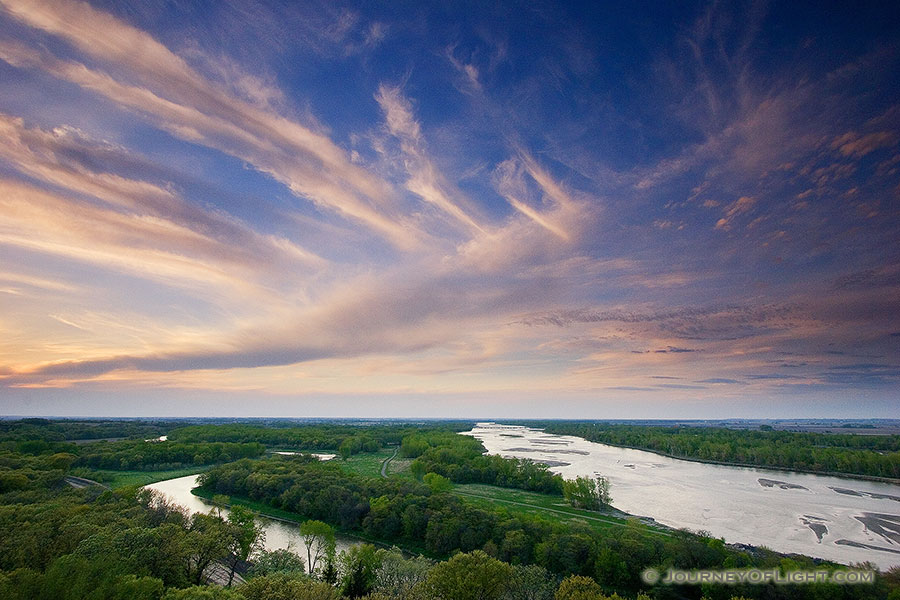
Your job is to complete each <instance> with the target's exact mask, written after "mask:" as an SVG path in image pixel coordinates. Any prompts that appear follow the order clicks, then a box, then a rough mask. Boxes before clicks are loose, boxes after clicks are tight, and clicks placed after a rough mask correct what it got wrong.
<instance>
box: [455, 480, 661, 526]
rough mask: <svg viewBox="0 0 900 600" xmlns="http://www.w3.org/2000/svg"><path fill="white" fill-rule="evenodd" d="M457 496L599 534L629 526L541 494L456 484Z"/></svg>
mask: <svg viewBox="0 0 900 600" xmlns="http://www.w3.org/2000/svg"><path fill="white" fill-rule="evenodd" d="M453 493H454V494H456V495H458V496H460V497H462V498H465V499H466V500H467V501H469V502H472V503H473V504H476V505H481V506H485V507H487V506H490V507H495V508H496V507H497V506H502V507H503V508H505V509H506V510H508V511H509V512H510V513H513V514H530V515H538V516H541V517H543V518H545V519H549V520H551V521H555V522H557V523H563V524H567V525H571V524H573V523H576V522H581V523H586V524H587V525H589V526H590V527H592V528H593V529H596V530H604V529H609V528H611V527H621V526H623V525H625V524H627V522H628V520H627V518H624V517H622V516H619V515H617V514H612V512H610V513H604V512H596V511H590V510H582V509H579V508H573V507H571V506H569V505H568V504H567V503H566V501H565V500H563V499H562V498H561V497H559V496H550V495H548V494H538V493H536V492H528V491H525V490H518V489H510V488H501V487H497V486H493V485H483V484H478V483H467V484H456V485H454V486H453ZM647 531H648V532H652V533H657V534H660V535H668V534H667V533H666V532H664V531H662V530H661V529H657V528H653V527H650V528H648V529H647Z"/></svg>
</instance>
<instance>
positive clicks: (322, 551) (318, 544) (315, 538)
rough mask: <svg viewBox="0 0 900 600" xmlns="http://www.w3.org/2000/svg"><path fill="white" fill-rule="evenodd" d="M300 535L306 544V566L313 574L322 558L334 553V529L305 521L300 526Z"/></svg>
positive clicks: (317, 522)
mask: <svg viewBox="0 0 900 600" xmlns="http://www.w3.org/2000/svg"><path fill="white" fill-rule="evenodd" d="M300 535H301V536H302V537H303V543H304V544H306V564H307V565H308V566H309V572H310V573H313V572H315V570H316V564H318V562H319V561H320V560H321V559H322V558H323V557H325V556H327V555H328V554H333V553H334V528H333V527H332V526H331V525H329V524H328V523H323V522H322V521H316V520H312V521H306V522H304V523H302V524H301V525H300Z"/></svg>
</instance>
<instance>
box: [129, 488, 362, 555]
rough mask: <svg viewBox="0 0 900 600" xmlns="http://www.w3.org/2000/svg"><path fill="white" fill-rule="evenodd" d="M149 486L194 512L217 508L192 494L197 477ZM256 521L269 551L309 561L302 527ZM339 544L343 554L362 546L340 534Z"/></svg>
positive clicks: (263, 520) (272, 521)
mask: <svg viewBox="0 0 900 600" xmlns="http://www.w3.org/2000/svg"><path fill="white" fill-rule="evenodd" d="M145 487H147V488H150V489H152V490H157V491H158V492H161V493H162V494H164V495H165V496H167V497H168V498H169V499H170V500H171V501H172V502H174V503H175V504H180V505H181V506H183V507H185V508H187V509H188V510H189V511H191V513H196V512H209V511H210V510H212V508H213V505H212V504H210V503H209V502H207V501H206V500H204V499H203V498H200V497H198V496H195V495H193V494H192V493H191V490H192V489H194V488H195V487H197V475H188V476H187V477H178V478H176V479H167V480H165V481H159V482H157V483H151V484H150V485H147V486H145ZM223 513H224V514H228V511H227V510H226V511H223ZM256 520H257V522H259V523H260V524H261V525H262V526H263V529H265V532H266V550H277V549H279V548H289V549H291V550H293V551H294V552H296V553H297V554H299V555H300V556H302V557H303V560H304V561H306V545H305V544H304V543H303V539H302V538H301V537H300V527H299V526H298V525H295V524H293V523H287V522H285V521H276V520H274V519H267V518H266V517H257V519H256ZM335 542H336V543H335V546H336V547H337V551H338V552H340V551H341V550H347V549H348V548H350V546H353V545H355V544H358V543H359V540H356V539H354V538H351V537H347V536H343V535H340V534H339V535H337V536H336V537H335ZM307 567H308V565H307Z"/></svg>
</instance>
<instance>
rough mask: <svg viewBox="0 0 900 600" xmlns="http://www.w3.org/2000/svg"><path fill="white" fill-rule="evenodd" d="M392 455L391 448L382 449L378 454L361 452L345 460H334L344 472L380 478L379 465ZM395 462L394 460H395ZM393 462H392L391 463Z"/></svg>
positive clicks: (392, 450)
mask: <svg viewBox="0 0 900 600" xmlns="http://www.w3.org/2000/svg"><path fill="white" fill-rule="evenodd" d="M393 454H394V449H393V448H384V449H382V450H379V451H378V452H361V453H359V454H354V455H353V456H351V457H350V458H348V459H347V460H341V459H340V457H339V458H335V459H334V460H335V461H336V462H337V463H338V464H340V465H341V467H342V468H343V469H344V470H345V471H349V472H351V473H356V474H357V475H364V476H366V477H381V464H382V463H383V462H384V461H386V460H387V459H389V458H390V457H391V455H393ZM395 460H396V459H395ZM391 462H393V461H391Z"/></svg>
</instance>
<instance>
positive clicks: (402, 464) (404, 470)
mask: <svg viewBox="0 0 900 600" xmlns="http://www.w3.org/2000/svg"><path fill="white" fill-rule="evenodd" d="M412 461H413V459H411V458H400V455H397V457H396V458H394V460H392V461H391V462H390V463H388V468H387V473H388V475H390V476H392V477H393V476H396V477H403V478H404V479H415V477H413V474H412V473H410V471H409V465H411V464H412Z"/></svg>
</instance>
